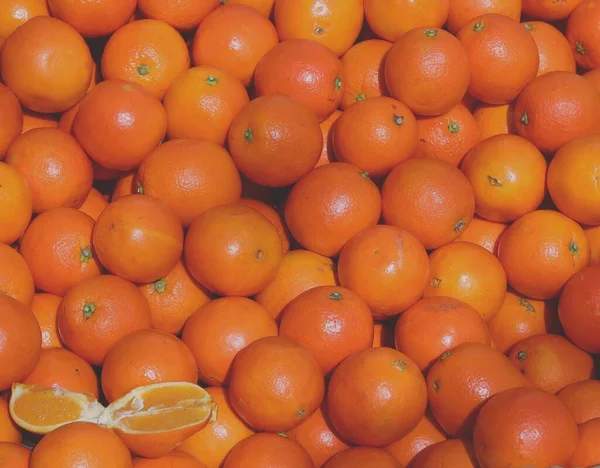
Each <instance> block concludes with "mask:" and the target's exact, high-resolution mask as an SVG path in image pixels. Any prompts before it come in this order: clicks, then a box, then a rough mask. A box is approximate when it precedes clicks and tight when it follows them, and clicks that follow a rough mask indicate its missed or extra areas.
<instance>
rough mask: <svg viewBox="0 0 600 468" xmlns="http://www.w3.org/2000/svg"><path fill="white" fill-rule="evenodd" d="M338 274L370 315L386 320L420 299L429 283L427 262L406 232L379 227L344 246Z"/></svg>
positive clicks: (362, 233)
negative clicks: (368, 310)
mask: <svg viewBox="0 0 600 468" xmlns="http://www.w3.org/2000/svg"><path fill="white" fill-rule="evenodd" d="M337 273H338V277H339V281H340V284H341V285H342V286H344V287H346V288H349V289H351V290H352V291H354V292H355V293H356V294H358V295H359V296H360V297H361V298H362V299H363V300H364V301H365V302H366V303H367V305H368V306H369V308H370V309H371V312H372V313H373V315H375V316H376V317H377V318H380V319H386V318H389V317H391V316H394V315H397V314H399V313H400V312H402V311H404V310H405V309H406V308H408V307H409V306H411V305H412V304H414V303H415V302H416V301H417V300H418V299H419V298H420V297H421V295H422V294H423V291H424V289H425V287H426V286H427V282H428V281H429V259H428V257H427V252H426V250H425V248H424V247H423V244H421V242H419V241H418V240H417V239H416V238H415V237H414V236H413V235H412V234H410V233H409V232H408V231H405V230H404V229H401V228H399V227H396V226H384V225H379V226H373V227H370V228H367V229H365V230H364V231H362V232H360V233H358V234H357V235H356V236H354V237H352V238H351V239H350V240H349V241H348V242H346V244H345V245H344V247H343V248H342V251H341V252H340V257H339V261H338V266H337Z"/></svg>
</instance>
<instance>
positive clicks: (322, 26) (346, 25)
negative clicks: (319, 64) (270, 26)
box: [274, 0, 364, 55]
mask: <svg viewBox="0 0 600 468" xmlns="http://www.w3.org/2000/svg"><path fill="white" fill-rule="evenodd" d="M363 16H364V10H363V0H327V1H325V2H322V3H321V4H315V1H314V0H300V1H298V0H278V1H277V2H275V15H274V20H275V25H276V26H277V33H278V34H279V38H280V39H281V40H282V41H287V40H288V39H312V40H313V41H317V42H320V43H321V44H324V45H326V46H327V47H329V48H330V49H331V50H332V51H333V52H334V53H336V54H337V55H342V54H343V53H344V52H346V51H347V50H348V49H349V48H350V47H351V46H352V45H353V44H354V42H355V41H356V39H357V38H358V34H359V33H360V30H361V27H362V24H363Z"/></svg>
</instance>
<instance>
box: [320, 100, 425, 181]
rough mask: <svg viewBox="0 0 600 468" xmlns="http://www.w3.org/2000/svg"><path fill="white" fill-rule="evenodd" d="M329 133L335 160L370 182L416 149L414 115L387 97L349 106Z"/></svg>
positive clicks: (410, 155)
mask: <svg viewBox="0 0 600 468" xmlns="http://www.w3.org/2000/svg"><path fill="white" fill-rule="evenodd" d="M332 130H333V147H334V149H335V156H336V158H337V160H338V161H342V162H347V163H350V164H353V165H355V166H356V167H358V168H359V169H360V170H362V171H365V172H367V173H368V174H369V176H371V177H373V178H380V177H383V176H385V175H387V174H388V173H389V172H390V171H391V170H392V169H393V168H394V166H396V165H397V164H399V163H401V162H402V161H405V160H407V159H408V158H410V157H412V156H413V155H414V153H415V151H416V149H417V141H418V136H417V135H418V133H417V132H418V130H417V120H416V118H415V116H414V114H413V113H412V111H411V110H410V109H409V108H408V107H406V105H404V104H402V103H401V102H400V101H397V100H395V99H392V98H390V97H387V96H380V97H375V98H372V99H365V100H362V101H359V102H357V103H356V104H354V105H353V106H350V107H349V108H348V109H346V110H345V111H344V112H343V113H342V115H341V116H340V117H339V118H338V119H337V121H336V122H335V124H334V125H333V127H332Z"/></svg>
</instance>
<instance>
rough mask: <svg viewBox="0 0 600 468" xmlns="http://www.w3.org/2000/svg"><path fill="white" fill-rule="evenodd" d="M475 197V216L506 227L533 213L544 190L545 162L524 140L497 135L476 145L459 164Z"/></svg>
mask: <svg viewBox="0 0 600 468" xmlns="http://www.w3.org/2000/svg"><path fill="white" fill-rule="evenodd" d="M461 170H462V172H463V174H465V175H466V176H467V179H468V180H469V182H470V183H471V187H473V191H474V193H475V213H477V214H478V215H479V216H481V217H482V218H485V219H487V220H489V221H496V222H498V223H506V222H509V221H514V220H516V219H517V218H520V217H521V216H523V215H524V214H527V213H530V212H532V211H534V210H536V209H537V208H538V207H539V206H540V205H541V203H542V201H543V199H544V195H545V188H546V170H547V166H546V160H545V159H544V156H543V155H542V153H540V151H539V150H538V149H537V148H536V147H535V146H533V144H532V143H530V142H529V141H527V140H526V139H525V138H522V137H519V136H517V135H496V136H493V137H490V138H488V139H486V140H483V141H481V142H479V143H478V144H477V145H475V146H474V147H473V148H472V149H471V150H470V151H469V152H468V153H467V154H466V156H465V158H464V159H463V161H462V164H461Z"/></svg>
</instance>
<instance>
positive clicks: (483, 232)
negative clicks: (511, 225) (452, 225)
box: [454, 216, 508, 255]
mask: <svg viewBox="0 0 600 468" xmlns="http://www.w3.org/2000/svg"><path fill="white" fill-rule="evenodd" d="M507 227H508V226H507V225H506V224H503V223H495V222H493V221H488V220H486V219H483V218H479V217H477V216H475V217H474V218H473V219H472V220H471V222H470V223H469V225H468V226H467V227H466V229H465V230H464V231H463V233H462V234H461V235H460V237H458V238H457V239H455V240H454V242H472V243H473V244H477V245H480V246H481V247H483V248H484V249H486V250H487V251H489V252H491V253H493V254H494V255H496V254H497V253H498V244H500V238H501V237H502V233H503V232H504V231H505V230H506V228H507Z"/></svg>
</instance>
